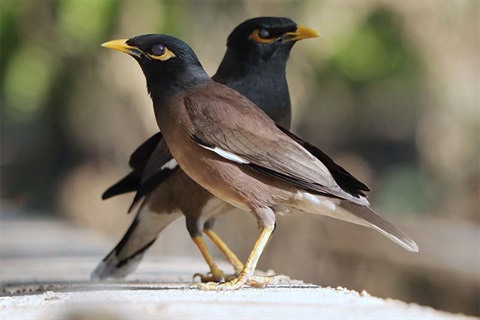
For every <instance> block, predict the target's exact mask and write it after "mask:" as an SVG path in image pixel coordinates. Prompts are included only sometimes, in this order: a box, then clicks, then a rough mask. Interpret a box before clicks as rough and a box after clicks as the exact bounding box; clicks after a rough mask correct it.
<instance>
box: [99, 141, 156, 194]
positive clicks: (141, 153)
mask: <svg viewBox="0 0 480 320" xmlns="http://www.w3.org/2000/svg"><path fill="white" fill-rule="evenodd" d="M161 139H162V133H161V132H158V133H156V134H154V135H153V136H151V137H150V138H149V139H148V140H147V141H145V142H144V143H142V144H141V145H140V146H139V147H138V148H137V149H135V151H134V152H133V153H132V155H131V156H130V160H129V162H128V165H129V166H130V168H132V169H133V170H132V171H131V172H130V173H129V174H127V175H126V176H125V177H123V178H122V179H121V180H120V181H118V182H117V183H115V184H114V185H113V186H111V187H110V188H108V189H107V191H105V192H104V193H103V194H102V199H103V200H105V199H108V198H111V197H114V196H118V195H120V194H124V193H129V192H134V191H137V189H138V187H139V185H140V182H141V181H142V174H143V169H144V168H145V166H146V165H147V162H148V159H149V158H150V156H151V155H152V153H153V151H154V150H155V147H156V146H157V145H158V143H159V142H160V140H161Z"/></svg>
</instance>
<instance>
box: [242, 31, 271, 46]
mask: <svg viewBox="0 0 480 320" xmlns="http://www.w3.org/2000/svg"><path fill="white" fill-rule="evenodd" d="M260 30H261V29H257V30H255V31H253V32H252V34H251V35H250V36H249V37H248V39H251V40H253V41H255V42H258V43H264V44H268V43H272V42H274V41H275V40H276V39H277V38H276V37H273V38H262V37H261V36H260Z"/></svg>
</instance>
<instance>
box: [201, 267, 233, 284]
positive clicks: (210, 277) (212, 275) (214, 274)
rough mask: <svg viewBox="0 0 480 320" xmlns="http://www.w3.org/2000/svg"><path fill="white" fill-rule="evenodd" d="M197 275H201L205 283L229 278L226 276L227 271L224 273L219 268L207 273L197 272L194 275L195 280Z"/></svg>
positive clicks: (223, 280)
mask: <svg viewBox="0 0 480 320" xmlns="http://www.w3.org/2000/svg"><path fill="white" fill-rule="evenodd" d="M196 277H200V281H202V282H203V283H206V282H225V279H227V276H225V273H223V271H222V270H220V269H218V268H215V269H212V270H211V271H210V272H209V273H207V274H203V273H195V274H194V275H193V281H195V278H196Z"/></svg>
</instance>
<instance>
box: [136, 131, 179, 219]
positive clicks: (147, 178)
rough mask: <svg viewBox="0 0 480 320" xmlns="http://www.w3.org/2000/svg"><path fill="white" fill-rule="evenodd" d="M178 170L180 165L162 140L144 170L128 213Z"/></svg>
mask: <svg viewBox="0 0 480 320" xmlns="http://www.w3.org/2000/svg"><path fill="white" fill-rule="evenodd" d="M177 169H178V164H177V162H176V161H175V159H174V158H173V156H172V154H171V153H170V150H169V149H168V146H167V143H166V141H165V139H161V140H160V142H159V143H158V144H157V146H156V147H155V150H154V151H153V152H152V154H151V155H150V157H149V158H148V161H147V163H146V165H145V166H144V168H143V172H142V176H141V181H140V183H139V185H138V187H137V193H136V194H135V198H134V199H133V202H132V204H131V206H130V208H129V209H128V212H131V211H132V209H133V208H134V207H135V205H136V204H137V203H138V202H139V201H140V200H141V199H142V198H143V197H145V196H146V195H148V194H149V193H151V192H152V191H153V190H155V188H156V187H157V186H158V185H159V184H161V183H162V182H163V181H165V180H166V179H167V178H168V177H170V176H171V175H172V174H173V173H174V172H175V171H176V170H177Z"/></svg>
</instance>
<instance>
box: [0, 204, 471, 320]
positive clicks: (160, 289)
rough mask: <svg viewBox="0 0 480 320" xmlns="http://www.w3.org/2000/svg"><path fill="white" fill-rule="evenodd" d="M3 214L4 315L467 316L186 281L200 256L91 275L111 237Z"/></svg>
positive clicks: (292, 289) (293, 289) (356, 298)
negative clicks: (107, 277) (206, 287)
mask: <svg viewBox="0 0 480 320" xmlns="http://www.w3.org/2000/svg"><path fill="white" fill-rule="evenodd" d="M1 220H2V221H1V224H0V231H1V256H0V257H1V273H0V280H1V284H2V296H1V297H0V308H1V309H0V315H1V319H67V320H68V319H72V320H73V319H100V318H101V319H112V320H115V319H163V318H168V319H172V318H173V319H202V318H213V319H216V318H218V319H238V318H260V319H267V318H276V319H278V318H280V319H281V318H288V319H299V318H303V319H306V318H342V319H348V318H381V319H389V318H390V319H393V318H396V319H398V318H411V319H413V318H415V319H418V318H422V319H452V318H459V319H460V318H467V317H465V316H463V315H454V314H450V313H446V312H440V311H436V310H433V309H431V308H428V307H421V306H418V305H415V304H406V303H403V302H401V301H396V300H388V299H387V300H385V299H380V298H376V297H372V296H370V295H369V294H368V293H366V292H362V293H358V292H355V291H350V290H347V289H343V288H336V289H334V288H322V287H319V286H316V285H311V284H304V283H302V282H301V281H292V283H291V284H290V285H281V286H277V287H271V288H270V287H269V288H266V289H253V288H245V289H242V290H239V291H235V292H204V291H199V290H197V289H195V288H193V287H192V286H190V284H191V275H192V274H193V273H195V272H204V271H206V266H205V264H204V263H203V261H202V260H201V258H200V257H195V258H181V257H163V258H162V259H161V260H158V257H156V258H157V260H153V258H152V257H151V258H147V259H145V261H143V262H142V264H141V265H140V267H139V270H138V271H137V272H136V273H134V274H133V275H132V276H130V278H129V279H133V280H128V281H126V282H102V283H93V282H90V281H89V275H90V272H91V271H92V270H93V269H94V267H95V266H96V264H97V263H98V262H99V261H100V259H101V258H102V257H103V255H104V254H105V253H107V252H108V250H109V249H111V246H112V245H113V243H112V242H111V241H107V240H105V239H102V238H101V237H99V236H97V235H95V234H92V233H91V232H89V231H85V230H79V229H78V228H75V227H73V226H71V225H69V224H67V223H65V222H61V221H58V220H51V219H39V218H33V217H25V216H22V215H18V214H8V215H7V214H5V213H4V212H2V215H1ZM221 267H223V268H225V269H226V271H229V269H228V266H226V265H224V264H223V265H221Z"/></svg>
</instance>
